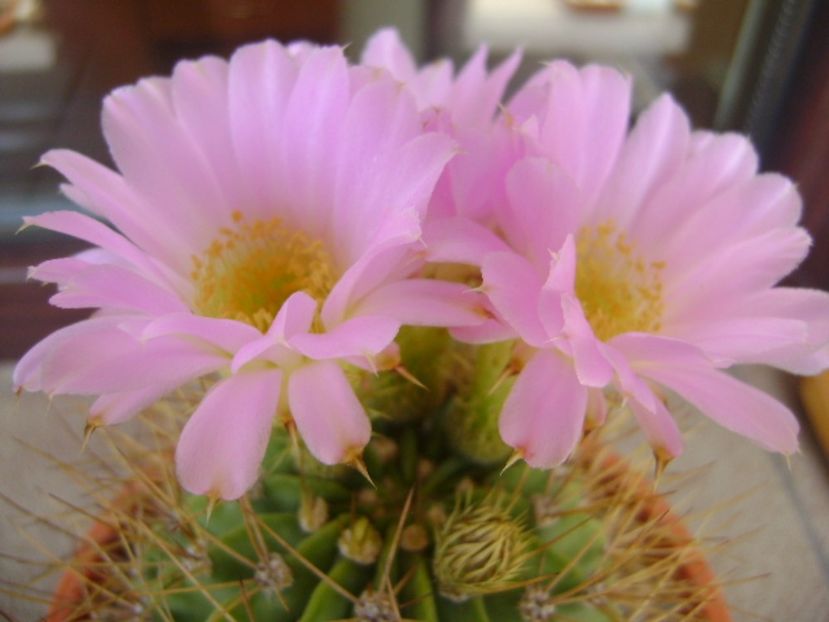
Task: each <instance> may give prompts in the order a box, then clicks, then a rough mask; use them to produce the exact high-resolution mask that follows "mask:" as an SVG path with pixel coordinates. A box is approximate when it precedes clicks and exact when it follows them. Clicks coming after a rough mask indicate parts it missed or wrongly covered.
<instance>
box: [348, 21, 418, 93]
mask: <svg viewBox="0 0 829 622" xmlns="http://www.w3.org/2000/svg"><path fill="white" fill-rule="evenodd" d="M360 63H361V64H363V65H369V66H372V67H382V68H384V69H388V71H389V72H390V73H391V74H392V75H393V76H394V77H395V78H396V79H398V80H400V81H403V82H406V81H408V80H411V79H412V78H414V77H415V75H416V74H417V66H416V65H415V62H414V58H412V54H411V52H409V50H408V48H407V47H406V45H405V44H404V43H403V41H402V40H401V38H400V33H399V32H398V31H397V29H396V28H381V29H380V30H378V31H377V32H375V33H374V34H373V35H371V37H369V39H368V41H366V44H365V46H364V47H363V54H362V56H361V57H360Z"/></svg>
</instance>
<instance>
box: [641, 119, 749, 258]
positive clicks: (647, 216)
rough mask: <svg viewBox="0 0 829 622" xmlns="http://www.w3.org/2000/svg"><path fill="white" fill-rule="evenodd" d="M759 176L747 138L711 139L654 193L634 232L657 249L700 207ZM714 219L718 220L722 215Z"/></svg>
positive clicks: (645, 206) (725, 135)
mask: <svg viewBox="0 0 829 622" xmlns="http://www.w3.org/2000/svg"><path fill="white" fill-rule="evenodd" d="M756 172H757V154H756V153H755V151H754V148H753V147H752V145H751V143H750V142H749V141H748V140H747V139H746V138H745V137H743V136H740V135H738V134H721V135H711V137H710V138H709V139H708V140H707V141H706V144H705V145H704V146H703V147H702V148H700V149H698V150H697V152H696V153H693V154H692V155H691V156H690V157H688V158H687V159H686V161H685V163H684V164H683V165H682V166H681V167H680V168H679V170H678V171H676V174H675V175H673V176H672V177H671V178H670V179H666V180H664V183H663V184H662V185H661V186H659V187H658V188H656V189H655V190H654V192H653V194H652V195H651V196H650V197H649V199H648V201H647V202H646V203H645V204H644V205H643V206H642V209H641V210H640V211H639V213H638V214H637V217H636V221H635V223H634V224H632V225H631V229H632V230H633V229H635V231H636V237H637V238H638V239H640V240H648V241H650V240H655V241H656V249H658V248H659V246H660V242H661V241H663V240H665V239H666V238H669V237H670V235H671V234H672V233H673V232H674V231H676V230H677V229H680V228H681V227H682V225H683V223H684V222H685V221H686V220H687V219H688V218H690V217H693V214H694V213H695V211H696V210H697V209H699V207H700V206H701V205H705V203H706V202H707V201H709V200H711V199H712V198H713V197H715V196H716V195H717V194H718V193H720V192H722V191H723V190H725V189H728V188H729V187H731V186H733V185H735V184H740V183H742V182H745V181H747V180H749V179H751V178H752V177H753V176H754V174H755V173H756ZM715 218H717V220H719V215H717V216H715ZM709 222H710V221H709ZM655 252H658V251H655Z"/></svg>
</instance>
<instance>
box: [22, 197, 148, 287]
mask: <svg viewBox="0 0 829 622" xmlns="http://www.w3.org/2000/svg"><path fill="white" fill-rule="evenodd" d="M23 222H24V226H27V227H28V226H36V227H42V228H44V229H49V230H50V231H57V232H58V233H64V234H66V235H71V236H72V237H75V238H78V239H80V240H84V241H86V242H89V243H90V244H94V245H95V246H100V247H101V248H103V249H104V250H107V251H109V252H110V253H112V255H114V256H116V257H119V258H121V259H123V260H124V261H125V262H127V263H128V264H131V265H132V266H135V268H136V269H137V270H139V271H141V272H143V273H144V274H146V275H147V276H148V277H149V278H152V277H153V275H158V271H157V270H156V268H155V266H154V265H153V263H152V260H151V259H150V258H149V256H147V255H146V254H144V253H143V252H142V251H140V250H139V249H138V248H136V247H135V246H134V245H133V244H132V242H130V241H129V240H127V239H126V238H124V237H123V236H122V235H121V234H119V233H117V232H116V231H113V230H112V229H110V228H109V227H108V226H106V225H105V224H103V223H101V222H98V221H97V220H94V219H93V218H90V217H89V216H85V215H84V214H81V213H79V212H70V211H65V210H59V211H55V212H46V213H45V214H39V215H38V216H26V217H25V218H24V219H23Z"/></svg>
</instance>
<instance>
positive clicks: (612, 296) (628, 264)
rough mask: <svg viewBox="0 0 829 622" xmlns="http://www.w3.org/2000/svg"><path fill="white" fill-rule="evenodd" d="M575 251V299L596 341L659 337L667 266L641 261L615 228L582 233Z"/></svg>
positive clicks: (586, 229)
mask: <svg viewBox="0 0 829 622" xmlns="http://www.w3.org/2000/svg"><path fill="white" fill-rule="evenodd" d="M576 248H577V253H578V264H577V265H578V268H577V270H576V295H577V296H578V299H579V301H580V302H581V305H582V308H583V309H584V314H585V316H586V317H587V320H588V321H589V322H590V326H591V327H592V328H593V332H594V333H596V336H597V337H598V338H599V339H601V340H602V341H607V340H608V339H611V338H612V337H614V336H616V335H619V334H621V333H627V332H648V333H655V332H659V330H660V328H661V323H662V315H663V312H664V308H665V305H664V303H663V301H662V271H663V270H664V268H665V262H663V261H647V260H645V259H643V258H642V257H641V256H640V255H639V254H637V253H636V249H635V248H634V246H633V245H632V244H631V243H630V242H629V241H628V239H627V236H626V235H625V233H624V232H620V231H618V230H617V229H616V226H615V225H614V224H613V223H605V224H601V225H598V226H596V227H584V228H582V230H581V231H579V235H578V238H577V242H576Z"/></svg>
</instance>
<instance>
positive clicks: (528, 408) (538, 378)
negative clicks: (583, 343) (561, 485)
mask: <svg viewBox="0 0 829 622" xmlns="http://www.w3.org/2000/svg"><path fill="white" fill-rule="evenodd" d="M587 397H588V393H587V389H586V388H585V387H583V386H582V385H581V384H580V383H579V381H578V378H577V377H576V374H575V371H574V370H573V368H572V367H571V366H570V364H569V363H568V362H567V361H566V360H565V359H564V358H563V357H562V356H560V355H559V354H558V353H556V352H552V351H548V350H541V351H539V352H537V353H536V354H535V356H534V357H533V358H532V359H530V361H529V362H528V363H527V366H526V367H525V368H524V370H523V371H522V372H521V374H520V375H519V376H518V378H517V379H516V381H515V385H514V386H513V388H512V391H511V392H510V395H509V396H508V397H507V401H506V402H505V404H504V408H503V411H502V412H501V418H500V420H499V423H498V427H499V430H500V432H501V438H502V439H503V440H504V442H505V443H507V444H508V445H510V446H512V447H514V448H515V450H516V451H517V452H518V454H519V455H521V457H522V458H524V460H525V461H526V462H527V464H529V465H530V466H532V467H536V468H551V467H553V466H556V465H557V464H561V463H562V462H564V460H566V459H567V457H568V456H569V455H570V454H571V453H572V452H573V450H574V449H575V447H576V445H577V444H578V442H579V440H580V439H581V435H582V432H583V430H584V421H585V415H586V410H587Z"/></svg>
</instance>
